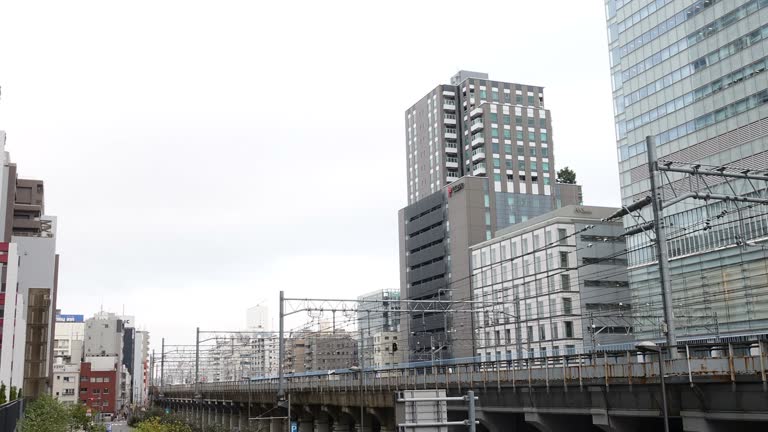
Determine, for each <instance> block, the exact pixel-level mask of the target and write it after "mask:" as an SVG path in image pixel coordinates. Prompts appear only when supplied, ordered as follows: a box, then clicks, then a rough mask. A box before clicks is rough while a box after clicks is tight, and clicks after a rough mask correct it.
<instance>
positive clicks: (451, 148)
mask: <svg viewBox="0 0 768 432" xmlns="http://www.w3.org/2000/svg"><path fill="white" fill-rule="evenodd" d="M445 152H446V153H451V154H456V153H458V152H459V145H458V144H457V143H455V142H450V141H449V142H446V143H445Z"/></svg>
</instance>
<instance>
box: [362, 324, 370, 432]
mask: <svg viewBox="0 0 768 432" xmlns="http://www.w3.org/2000/svg"><path fill="white" fill-rule="evenodd" d="M368 319H369V322H368V325H370V319H371V313H370V312H368ZM363 377H365V335H364V334H363V326H360V432H364V427H365V420H364V419H363V416H364V415H365V412H364V411H365V408H364V405H365V403H364V402H363V400H364V399H365V398H364V397H363V388H364V387H363Z"/></svg>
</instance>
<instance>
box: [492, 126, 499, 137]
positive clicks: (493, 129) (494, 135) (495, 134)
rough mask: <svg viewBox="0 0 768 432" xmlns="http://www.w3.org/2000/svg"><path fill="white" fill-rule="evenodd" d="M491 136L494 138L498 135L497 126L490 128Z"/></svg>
mask: <svg viewBox="0 0 768 432" xmlns="http://www.w3.org/2000/svg"><path fill="white" fill-rule="evenodd" d="M491 136H492V137H494V138H498V137H499V130H498V129H497V128H491Z"/></svg>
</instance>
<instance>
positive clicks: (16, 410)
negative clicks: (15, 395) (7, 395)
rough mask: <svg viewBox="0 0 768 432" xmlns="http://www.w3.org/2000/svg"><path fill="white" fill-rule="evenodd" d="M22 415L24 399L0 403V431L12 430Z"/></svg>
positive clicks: (11, 431) (7, 431)
mask: <svg viewBox="0 0 768 432" xmlns="http://www.w3.org/2000/svg"><path fill="white" fill-rule="evenodd" d="M23 416H24V399H16V400H14V401H11V402H8V403H6V404H3V405H0V431H3V432H14V431H15V430H16V426H17V425H18V423H19V421H20V420H21V418H22V417H23Z"/></svg>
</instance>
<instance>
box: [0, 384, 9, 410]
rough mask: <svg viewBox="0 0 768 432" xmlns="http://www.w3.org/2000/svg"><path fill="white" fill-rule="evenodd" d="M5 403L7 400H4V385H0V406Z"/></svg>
mask: <svg viewBox="0 0 768 432" xmlns="http://www.w3.org/2000/svg"><path fill="white" fill-rule="evenodd" d="M6 402H8V399H6V398H5V383H0V405H3V404H4V403H6Z"/></svg>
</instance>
